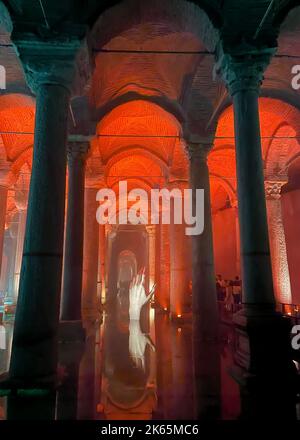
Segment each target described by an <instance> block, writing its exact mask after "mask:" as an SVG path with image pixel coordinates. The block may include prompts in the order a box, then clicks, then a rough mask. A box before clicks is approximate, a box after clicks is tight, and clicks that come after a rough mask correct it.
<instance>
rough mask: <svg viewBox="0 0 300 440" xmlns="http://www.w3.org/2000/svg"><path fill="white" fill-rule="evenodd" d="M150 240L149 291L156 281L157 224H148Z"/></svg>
mask: <svg viewBox="0 0 300 440" xmlns="http://www.w3.org/2000/svg"><path fill="white" fill-rule="evenodd" d="M146 230H147V233H148V240H149V292H150V290H151V289H152V287H153V285H154V283H155V257H156V255H155V233H156V226H155V225H148V226H146Z"/></svg>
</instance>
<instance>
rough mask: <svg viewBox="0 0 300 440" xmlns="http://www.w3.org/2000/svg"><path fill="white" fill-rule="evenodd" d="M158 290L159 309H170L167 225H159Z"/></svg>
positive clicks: (168, 234) (168, 237)
mask: <svg viewBox="0 0 300 440" xmlns="http://www.w3.org/2000/svg"><path fill="white" fill-rule="evenodd" d="M160 235H161V236H160V289H159V292H157V294H156V300H157V302H158V304H159V305H160V307H162V308H163V309H164V310H168V309H169V307H170V232H169V225H163V224H161V225H160Z"/></svg>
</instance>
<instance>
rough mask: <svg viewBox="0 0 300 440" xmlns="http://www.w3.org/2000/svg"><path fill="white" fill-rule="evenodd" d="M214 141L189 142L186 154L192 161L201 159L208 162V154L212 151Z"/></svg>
mask: <svg viewBox="0 0 300 440" xmlns="http://www.w3.org/2000/svg"><path fill="white" fill-rule="evenodd" d="M211 147H212V143H209V142H208V143H204V142H201V143H192V142H188V143H187V144H186V147H185V151H186V154H187V156H188V158H189V160H190V161H192V160H195V159H199V160H201V161H203V162H206V160H207V155H208V153H209V152H210V150H211Z"/></svg>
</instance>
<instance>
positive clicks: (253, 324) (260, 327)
mask: <svg viewBox="0 0 300 440" xmlns="http://www.w3.org/2000/svg"><path fill="white" fill-rule="evenodd" d="M273 53H274V50H273V49H265V48H259V47H251V46H248V45H247V47H245V46H243V47H240V48H239V47H237V48H235V50H234V51H232V52H231V53H225V54H224V53H223V55H222V56H221V58H220V61H219V66H220V67H221V70H222V73H223V77H224V79H225V81H226V84H227V86H228V89H229V92H230V94H231V96H232V98H233V106H234V124H235V142H236V145H235V146H236V168H237V184H238V185H237V187H238V209H239V225H240V238H241V260H242V261H241V263H242V292H243V302H244V303H245V304H244V308H243V309H242V310H241V311H240V312H239V313H237V314H236V315H235V316H234V323H235V328H236V351H235V357H234V360H235V363H234V366H233V368H232V374H233V376H234V377H235V378H236V380H237V381H238V382H239V383H240V384H241V383H242V386H241V394H242V395H243V396H244V397H245V398H246V400H249V405H250V406H251V407H252V410H253V411H255V410H256V411H257V409H255V405H256V403H257V402H260V404H261V407H268V408H269V405H270V403H271V405H272V410H273V411H274V413H278V411H279V408H281V410H282V411H283V412H284V411H285V404H286V402H288V401H291V400H293V399H294V398H295V382H294V381H295V380H296V379H295V366H294V364H293V362H292V358H291V342H290V329H291V323H290V322H289V320H288V319H285V318H283V317H282V316H281V315H280V314H278V313H276V310H275V295H274V288H273V278H272V268H271V258H270V244H269V235H268V224H267V210H266V201H265V188H264V174H263V162H262V152H261V140H260V123H259V109H258V96H259V89H260V85H261V82H262V80H263V72H264V69H265V68H266V66H267V65H268V63H269V60H270V57H271V55H272V54H273ZM270 359H272V365H271V366H270ZM275 383H276V387H274V384H275ZM251 390H252V391H253V390H255V396H254V399H252V400H251V397H252V394H253V392H252V394H251V393H250V392H249V391H251ZM250 394H251V395H250ZM269 411H270V408H269Z"/></svg>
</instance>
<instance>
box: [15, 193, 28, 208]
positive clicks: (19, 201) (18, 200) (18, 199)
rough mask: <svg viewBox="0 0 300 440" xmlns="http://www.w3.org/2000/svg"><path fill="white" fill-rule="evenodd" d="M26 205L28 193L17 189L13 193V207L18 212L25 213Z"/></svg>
mask: <svg viewBox="0 0 300 440" xmlns="http://www.w3.org/2000/svg"><path fill="white" fill-rule="evenodd" d="M27 204H28V191H27V190H22V189H17V190H16V191H15V205H16V207H17V210H18V211H19V212H20V211H26V209H27Z"/></svg>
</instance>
